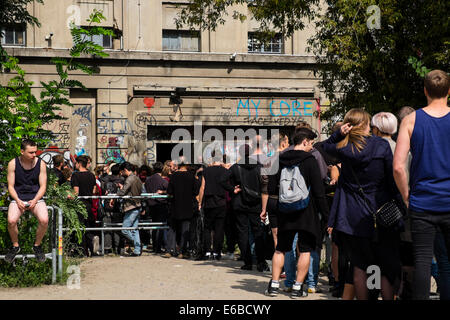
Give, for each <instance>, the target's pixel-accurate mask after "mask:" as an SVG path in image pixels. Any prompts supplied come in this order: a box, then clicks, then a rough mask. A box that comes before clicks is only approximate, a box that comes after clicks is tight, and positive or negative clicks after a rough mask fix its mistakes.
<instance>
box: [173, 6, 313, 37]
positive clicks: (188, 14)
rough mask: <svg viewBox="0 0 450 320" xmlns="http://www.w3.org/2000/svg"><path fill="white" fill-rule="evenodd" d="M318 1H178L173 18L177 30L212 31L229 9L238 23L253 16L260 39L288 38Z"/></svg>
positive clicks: (301, 27) (224, 17) (307, 16)
mask: <svg viewBox="0 0 450 320" xmlns="http://www.w3.org/2000/svg"><path fill="white" fill-rule="evenodd" d="M318 4H319V0H253V1H250V0H191V1H188V4H179V5H178V7H179V8H180V12H179V14H178V15H177V17H176V18H175V24H176V26H177V28H178V29H181V28H189V29H192V30H194V29H201V30H211V31H215V30H216V28H217V27H218V26H219V25H223V24H224V23H225V21H226V17H227V16H228V15H229V13H230V12H232V18H233V19H235V20H240V21H241V22H244V21H246V20H247V19H248V20H250V19H254V20H255V21H257V22H258V24H259V29H258V31H259V32H260V34H261V36H262V37H263V38H267V36H271V35H272V36H273V34H274V33H281V34H282V35H283V36H284V37H287V38H288V37H291V36H292V35H293V34H294V32H295V31H296V30H302V29H303V28H304V27H305V21H307V20H308V19H311V18H312V17H313V16H314V12H315V11H316V10H317V5H318Z"/></svg>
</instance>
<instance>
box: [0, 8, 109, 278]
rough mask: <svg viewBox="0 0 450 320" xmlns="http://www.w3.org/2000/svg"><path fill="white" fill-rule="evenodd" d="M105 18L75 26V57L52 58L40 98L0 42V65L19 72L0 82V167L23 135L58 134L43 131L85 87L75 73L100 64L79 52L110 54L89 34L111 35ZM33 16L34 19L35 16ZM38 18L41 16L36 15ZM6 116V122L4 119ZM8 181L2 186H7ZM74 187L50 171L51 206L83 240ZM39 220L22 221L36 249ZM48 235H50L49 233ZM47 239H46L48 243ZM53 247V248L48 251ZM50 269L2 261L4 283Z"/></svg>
mask: <svg viewBox="0 0 450 320" xmlns="http://www.w3.org/2000/svg"><path fill="white" fill-rule="evenodd" d="M103 19H105V17H104V16H103V15H102V13H101V12H99V11H95V10H94V12H93V13H92V14H91V15H90V17H89V19H88V20H87V21H88V23H89V27H88V28H80V27H77V26H75V25H72V26H71V34H72V38H73V42H74V46H73V47H72V48H71V50H70V56H71V58H70V59H65V58H53V59H51V62H53V63H54V64H55V67H56V72H57V74H58V77H57V79H55V80H51V81H49V82H43V81H42V82H40V84H41V86H42V87H43V90H42V92H41V94H40V96H39V97H36V96H35V95H34V94H33V93H32V90H31V89H32V87H33V82H31V81H27V80H26V72H25V71H24V70H23V69H22V68H21V67H20V66H19V61H18V59H17V58H15V57H11V56H9V55H8V54H7V52H6V51H5V50H4V49H3V48H1V47H0V63H1V67H2V68H1V69H0V70H8V72H10V73H12V74H13V75H14V76H13V77H12V78H11V79H10V80H9V82H8V84H7V85H6V86H3V85H0V121H2V123H0V167H3V168H6V166H7V163H8V161H9V160H11V159H12V158H14V157H17V156H18V155H20V143H21V140H22V139H23V138H31V139H33V140H35V141H36V142H37V143H38V145H39V147H41V148H42V147H45V146H46V145H47V144H48V142H49V141H50V139H51V138H52V135H53V133H52V132H50V131H48V130H44V129H43V128H42V126H43V125H44V124H46V123H50V122H52V121H55V120H59V119H63V118H62V117H60V116H58V115H57V114H56V111H58V110H60V109H61V106H63V105H66V106H72V104H71V103H70V101H69V89H71V88H81V89H86V88H85V87H84V85H83V84H82V83H81V82H80V81H78V80H75V79H71V77H70V75H71V72H73V71H76V70H79V71H82V72H84V73H87V74H89V75H93V74H94V73H96V72H98V70H97V68H96V67H95V66H90V65H87V64H84V63H82V62H80V61H79V60H78V58H79V57H81V56H82V55H84V56H85V57H90V56H97V57H106V56H108V55H107V54H106V53H105V52H103V48H102V47H101V46H99V45H97V44H95V43H93V42H92V41H91V40H90V39H92V36H93V35H100V34H104V35H111V36H113V35H114V34H113V32H112V31H110V30H106V29H103V28H101V27H96V26H93V25H95V24H96V23H99V22H101V20H103ZM33 21H34V20H33ZM36 21H37V20H36ZM5 121H6V123H4V122H5ZM2 183H3V185H2ZM5 183H6V170H0V186H1V189H2V190H5V189H6V188H5ZM71 192H72V189H71V187H70V185H63V186H57V185H56V178H55V177H54V176H53V175H49V179H48V182H47V192H46V196H48V197H49V199H47V205H55V206H58V207H60V208H61V209H62V210H63V215H64V221H65V227H66V228H68V229H69V230H70V231H74V232H75V235H76V236H77V239H78V242H80V241H81V237H82V232H83V230H84V227H83V226H82V225H81V223H80V220H79V215H81V216H84V217H85V218H86V217H87V211H86V207H85V206H84V204H83V203H82V202H81V200H78V199H75V197H74V195H72V197H71V198H68V195H69V194H70V193H71ZM6 204H7V200H6V194H2V197H1V199H0V206H4V205H6ZM36 224H37V221H36V220H34V219H33V220H32V219H24V221H22V222H21V224H20V226H19V234H21V247H22V248H24V251H30V252H31V246H32V245H33V243H34V242H33V241H34V233H35V232H34V231H32V230H33V228H34V229H35V228H36ZM6 226H7V221H6V216H5V215H0V247H2V248H7V247H9V244H8V243H9V241H10V240H9V235H8V231H7V228H6ZM70 231H69V232H66V233H65V237H66V241H64V243H66V244H67V243H69V242H70V241H68V239H69V238H70V236H71V232H70ZM46 237H48V234H47V236H46ZM46 245H47V241H43V246H44V249H45V250H48V248H45V246H46ZM47 252H48V251H47ZM49 270H51V268H49V267H48V263H46V265H45V264H37V263H36V262H35V261H32V262H30V263H29V264H28V265H25V266H21V267H17V268H14V267H12V266H11V265H9V264H8V265H6V264H2V265H0V286H18V285H26V286H29V285H39V284H42V283H48V282H49V281H50V279H51V272H49Z"/></svg>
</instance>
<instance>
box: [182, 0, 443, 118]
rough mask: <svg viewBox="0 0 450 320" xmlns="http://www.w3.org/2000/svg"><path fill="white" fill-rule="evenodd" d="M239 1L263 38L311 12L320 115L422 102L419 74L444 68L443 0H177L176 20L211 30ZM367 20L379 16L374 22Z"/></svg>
mask: <svg viewBox="0 0 450 320" xmlns="http://www.w3.org/2000/svg"><path fill="white" fill-rule="evenodd" d="M245 3H248V11H249V12H250V14H251V16H253V18H254V19H256V20H257V21H259V22H260V29H259V31H260V32H263V33H264V34H265V35H264V36H262V38H263V40H267V39H268V38H269V37H270V36H272V35H273V33H274V32H281V33H282V34H283V35H284V36H286V37H289V36H291V35H292V34H293V32H294V31H296V30H301V29H302V28H303V27H304V21H305V20H306V19H314V24H315V27H316V34H315V35H314V36H313V37H312V38H311V39H309V41H308V44H309V50H310V52H312V53H313V54H314V55H315V57H316V61H317V64H316V66H315V69H314V71H315V74H316V76H318V77H319V79H321V88H322V90H323V91H324V92H325V94H326V95H327V96H328V98H329V99H330V108H329V109H328V111H327V112H325V113H324V114H322V115H321V117H322V119H331V118H335V117H341V118H342V116H343V115H344V114H345V112H346V111H347V110H349V109H350V108H356V107H360V108H361V107H362V108H365V109H366V110H367V111H369V112H370V113H372V114H373V113H376V112H378V111H382V110H383V111H391V112H396V111H397V110H398V109H399V108H401V107H402V106H404V105H411V106H415V107H419V106H423V105H424V104H425V103H426V100H425V97H424V95H423V80H422V77H423V73H424V72H426V71H427V70H428V69H436V68H440V69H443V70H448V69H449V61H450V49H449V48H450V35H449V31H448V30H450V26H449V21H450V20H449V18H448V14H447V13H448V12H450V2H448V1H444V0H436V1H425V0H418V1H409V0H377V1H375V0H346V1H342V0H324V1H321V2H320V5H322V7H321V8H320V10H318V8H317V6H316V5H317V4H318V1H308V0H301V1H289V0H286V1H283V0H271V1H270V0H269V1H265V0H255V1H248V0H247V1H245V0H206V1H203V0H202V1H200V0H191V1H189V4H188V5H184V6H180V7H181V11H180V14H179V15H178V17H177V19H176V22H177V27H179V28H180V27H182V26H188V27H189V28H195V27H197V28H198V27H199V28H201V29H202V30H207V29H210V30H215V29H216V27H217V26H218V25H219V24H223V23H224V22H225V19H224V17H225V16H226V15H227V14H228V13H227V10H228V8H229V7H230V6H232V5H239V4H241V5H242V4H245ZM324 4H325V6H324ZM371 6H372V7H371ZM373 6H375V7H373ZM368 9H370V10H368ZM378 9H379V12H378ZM378 13H379V19H378V16H377V15H378ZM233 17H234V18H235V19H240V20H241V21H244V20H245V19H246V18H247V15H246V12H245V13H242V12H239V11H236V10H234V11H233ZM374 22H380V26H379V28H378V26H377V25H376V24H374ZM414 59H418V60H420V61H419V62H418V61H416V62H415V63H414V61H415V60H414ZM425 65H426V66H427V67H428V69H426V68H425V69H423V67H424V66H425ZM418 68H420V70H418V73H417V72H416V69H418Z"/></svg>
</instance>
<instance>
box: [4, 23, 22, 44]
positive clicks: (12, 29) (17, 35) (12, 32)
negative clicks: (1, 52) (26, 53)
mask: <svg viewBox="0 0 450 320" xmlns="http://www.w3.org/2000/svg"><path fill="white" fill-rule="evenodd" d="M1 38H2V45H4V46H24V45H25V26H22V25H16V26H9V27H1Z"/></svg>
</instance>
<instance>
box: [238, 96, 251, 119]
mask: <svg viewBox="0 0 450 320" xmlns="http://www.w3.org/2000/svg"><path fill="white" fill-rule="evenodd" d="M239 107H241V108H245V109H247V111H248V116H249V117H250V116H251V115H252V114H251V112H250V104H249V102H248V99H247V100H246V102H245V104H243V103H242V100H241V99H239V103H238V107H237V111H236V114H237V115H239Z"/></svg>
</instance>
